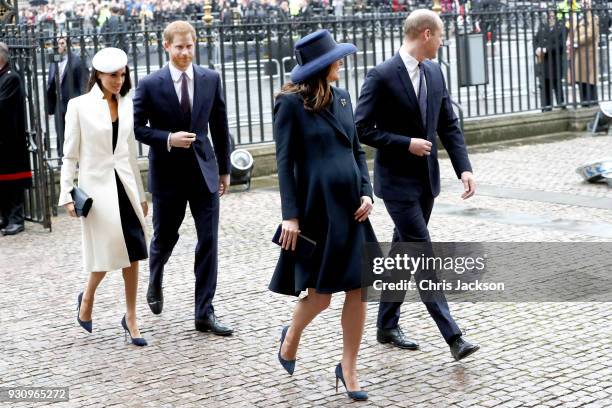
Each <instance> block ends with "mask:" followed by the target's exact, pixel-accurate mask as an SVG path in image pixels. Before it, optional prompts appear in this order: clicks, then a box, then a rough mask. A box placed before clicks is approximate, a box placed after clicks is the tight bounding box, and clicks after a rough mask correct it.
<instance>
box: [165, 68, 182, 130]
mask: <svg viewBox="0 0 612 408" xmlns="http://www.w3.org/2000/svg"><path fill="white" fill-rule="evenodd" d="M160 82H161V84H160V89H161V90H162V93H163V96H164V98H163V99H164V100H166V101H167V104H168V105H169V106H170V108H171V109H172V112H170V113H172V115H171V116H174V117H178V118H182V117H183V112H181V108H180V104H179V100H178V96H177V95H176V90H175V89H174V82H173V81H172V75H170V68H168V66H167V65H166V66H165V67H164V68H162V75H161V76H160Z"/></svg>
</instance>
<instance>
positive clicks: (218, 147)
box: [134, 64, 231, 194]
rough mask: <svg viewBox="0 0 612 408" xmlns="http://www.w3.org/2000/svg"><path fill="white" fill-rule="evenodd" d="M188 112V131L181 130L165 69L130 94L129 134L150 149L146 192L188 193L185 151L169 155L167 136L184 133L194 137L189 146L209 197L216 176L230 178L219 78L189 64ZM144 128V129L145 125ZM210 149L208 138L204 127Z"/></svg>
mask: <svg viewBox="0 0 612 408" xmlns="http://www.w3.org/2000/svg"><path fill="white" fill-rule="evenodd" d="M193 72H194V86H193V94H194V95H193V108H192V110H191V128H190V129H184V125H183V122H184V120H183V114H182V112H181V108H180V103H179V100H178V96H177V95H176V91H175V89H174V83H173V82H172V76H171V75H170V68H168V66H167V65H166V66H165V67H163V68H162V69H160V70H158V71H156V72H153V73H151V74H150V75H147V76H146V77H145V78H143V79H141V80H140V82H139V83H138V87H137V88H136V92H135V95H134V133H135V136H136V139H137V140H139V141H140V142H142V143H145V144H147V145H149V146H150V147H151V148H150V150H149V191H150V192H151V193H154V194H157V193H168V192H170V193H171V192H175V191H177V190H178V189H189V188H190V186H189V185H182V184H181V182H180V181H181V180H182V179H185V174H181V170H182V169H183V168H184V167H183V166H181V165H180V164H181V163H180V162H181V160H184V157H185V156H184V153H185V151H184V149H183V148H180V147H173V148H172V149H171V150H170V151H168V146H167V142H168V135H169V134H170V133H174V132H179V131H185V132H191V133H195V134H196V140H195V142H194V143H193V144H192V147H191V148H192V149H193V150H194V152H195V156H196V159H197V161H198V165H199V167H200V170H201V172H202V176H203V177H204V180H205V182H206V185H207V187H208V190H209V191H210V192H211V193H214V192H216V191H218V189H219V175H223V174H229V173H230V169H231V163H230V159H229V156H230V153H231V152H230V135H229V129H228V125H227V113H226V108H225V100H224V99H223V92H222V90H221V78H220V76H219V74H218V73H217V72H215V71H212V70H210V69H206V68H202V67H200V66H197V65H195V64H194V65H193ZM147 123H148V125H147ZM209 125H210V136H211V139H212V142H213V145H214V149H213V146H212V145H211V143H210V140H209V139H208V126H209Z"/></svg>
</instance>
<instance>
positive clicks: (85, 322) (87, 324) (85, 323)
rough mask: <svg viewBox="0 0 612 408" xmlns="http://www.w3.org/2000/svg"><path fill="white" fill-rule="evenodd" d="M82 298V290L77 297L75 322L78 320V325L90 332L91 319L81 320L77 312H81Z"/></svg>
mask: <svg viewBox="0 0 612 408" xmlns="http://www.w3.org/2000/svg"><path fill="white" fill-rule="evenodd" d="M82 300H83V292H81V293H79V296H78V297H77V322H79V325H80V326H81V327H82V328H84V329H85V330H87V331H88V332H90V333H91V332H92V331H93V321H92V320H81V319H80V318H79V313H81V301H82Z"/></svg>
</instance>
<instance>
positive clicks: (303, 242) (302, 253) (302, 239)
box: [272, 224, 317, 259]
mask: <svg viewBox="0 0 612 408" xmlns="http://www.w3.org/2000/svg"><path fill="white" fill-rule="evenodd" d="M282 230H283V225H282V224H281V225H279V226H278V228H277V229H276V233H275V234H274V237H272V242H274V243H275V244H276V245H280V242H279V239H280V235H281V232H282ZM316 247H317V243H316V242H315V241H313V240H312V239H310V238H308V237H306V236H304V235H303V234H300V235H298V240H297V243H296V244H295V255H297V256H299V257H300V258H305V259H308V258H310V257H311V256H312V254H313V253H314V250H315V248H316ZM290 252H291V251H290Z"/></svg>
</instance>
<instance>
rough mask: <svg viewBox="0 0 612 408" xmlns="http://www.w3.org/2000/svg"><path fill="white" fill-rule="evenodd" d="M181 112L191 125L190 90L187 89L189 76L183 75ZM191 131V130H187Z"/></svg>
mask: <svg viewBox="0 0 612 408" xmlns="http://www.w3.org/2000/svg"><path fill="white" fill-rule="evenodd" d="M181 111H182V112H183V117H184V118H185V120H186V121H187V122H188V123H189V124H191V106H190V105H189V89H188V88H187V74H186V73H184V72H183V74H182V75H181ZM185 130H189V129H185Z"/></svg>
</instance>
